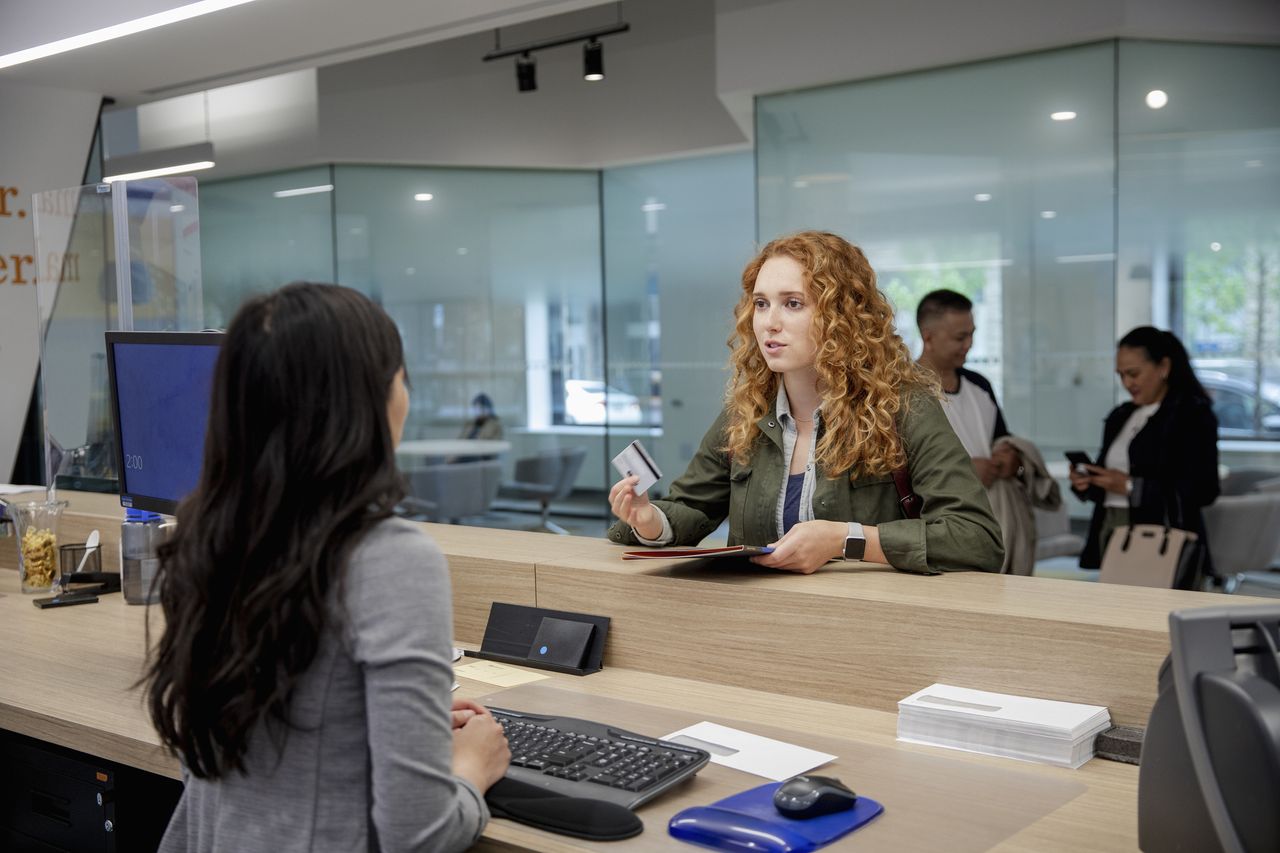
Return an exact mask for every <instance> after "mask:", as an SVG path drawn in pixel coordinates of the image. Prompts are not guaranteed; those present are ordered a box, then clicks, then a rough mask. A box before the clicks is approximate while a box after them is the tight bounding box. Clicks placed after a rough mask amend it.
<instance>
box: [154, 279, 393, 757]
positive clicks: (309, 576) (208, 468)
mask: <svg viewBox="0 0 1280 853" xmlns="http://www.w3.org/2000/svg"><path fill="white" fill-rule="evenodd" d="M403 364H404V353H403V349H402V345H401V342H400V334H399V332H398V331H397V330H396V327H395V324H394V323H393V322H392V321H391V318H390V317H388V316H387V315H386V313H385V312H384V311H383V310H382V309H381V308H379V307H378V306H377V305H375V304H374V303H373V302H371V301H370V300H369V299H368V298H367V297H365V296H363V295H361V294H360V293H358V292H356V291H354V290H350V289H348V288H345V287H339V286H337V285H327V284H312V283H308V282H297V283H294V284H290V285H288V286H286V287H283V288H281V289H280V290H278V291H276V292H274V293H271V294H268V295H266V296H259V297H256V298H254V299H251V300H250V301H249V302H247V303H245V305H244V306H243V307H242V308H241V309H240V310H239V311H238V312H237V313H236V316H235V318H234V319H233V320H232V321H231V325H230V327H229V328H228V329H227V334H226V339H225V341H224V343H223V346H222V352H221V353H220V355H219V357H218V363H217V367H216V368H215V371H214V377H213V394H212V400H211V402H210V410H209V425H208V431H207V435H206V438H205V447H204V463H203V468H202V469H201V472H200V482H199V484H198V485H197V486H196V488H195V490H194V491H193V492H192V493H191V495H190V496H188V497H187V498H186V499H185V500H184V501H183V502H182V503H181V505H180V506H179V507H178V525H177V530H176V532H175V534H174V535H173V537H172V538H171V539H170V540H169V541H168V542H167V543H165V545H164V546H163V547H162V548H161V550H160V568H159V573H158V581H157V583H159V584H160V604H161V607H162V608H163V610H164V617H165V630H164V634H163V636H161V638H160V640H159V642H158V643H157V645H156V648H155V651H154V654H153V657H152V658H151V661H150V664H149V666H148V669H147V673H146V675H145V676H144V680H145V682H146V686H147V701H148V704H149V706H150V711H151V719H152V720H153V722H154V723H155V726H156V730H157V731H158V732H159V733H160V737H161V740H162V741H163V742H164V744H165V745H166V746H167V747H168V748H169V749H170V750H172V751H173V752H175V753H177V754H178V755H180V756H181V757H182V760H183V761H184V762H185V764H186V766H187V768H188V769H189V770H190V772H191V773H193V774H194V775H195V776H197V777H199V778H215V779H216V778H219V777H223V776H226V775H229V774H230V773H231V772H232V771H244V769H245V755H246V750H247V748H248V745H249V738H250V734H251V732H252V731H253V729H254V727H255V726H256V725H258V724H259V723H263V724H265V725H266V731H267V733H268V735H269V736H270V738H271V740H272V742H273V743H274V744H275V746H276V747H277V748H281V747H282V746H283V743H284V739H285V738H286V737H287V736H288V730H289V727H290V720H289V703H290V698H291V696H292V694H293V690H294V688H295V686H296V684H297V682H298V679H299V677H300V676H301V675H302V673H303V672H304V671H305V670H306V669H307V667H308V666H310V664H311V662H312V661H313V660H314V659H315V656H316V653H317V651H318V649H319V646H320V639H321V636H322V634H323V632H324V630H325V627H326V624H327V623H329V622H330V620H332V619H335V618H340V617H335V615H334V614H333V613H331V612H330V608H331V606H332V604H331V590H334V589H335V588H336V589H338V590H339V591H340V588H341V585H342V582H343V573H344V571H345V567H346V563H347V559H348V557H349V556H350V554H351V551H352V549H353V548H354V547H355V545H356V543H357V542H358V541H359V539H360V537H361V536H363V535H364V534H365V533H366V532H367V531H368V530H369V529H370V528H371V527H372V526H373V525H374V524H376V523H377V522H378V521H380V520H382V519H384V518H386V517H388V516H389V515H391V513H392V510H393V508H394V506H395V505H396V503H397V502H399V500H400V499H401V498H402V497H403V495H404V489H403V485H402V480H401V478H400V475H399V474H398V473H397V470H396V464H395V448H394V446H393V442H392V436H391V429H390V426H389V424H388V420H387V403H388V398H389V394H390V391H391V387H392V382H393V381H394V379H395V377H396V374H397V373H398V371H399V370H400V368H401V367H402V366H403Z"/></svg>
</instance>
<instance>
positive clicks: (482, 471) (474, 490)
mask: <svg viewBox="0 0 1280 853" xmlns="http://www.w3.org/2000/svg"><path fill="white" fill-rule="evenodd" d="M406 474H407V476H408V478H409V486H410V490H411V491H412V493H413V497H414V498H417V499H418V501H420V503H419V504H417V506H418V507H419V508H420V509H421V514H422V515H424V516H425V517H426V519H427V520H429V521H447V522H449V523H450V524H456V523H457V522H458V519H461V518H468V517H470V516H475V515H484V514H485V513H486V512H488V511H489V506H490V505H491V504H492V503H493V499H494V498H495V497H497V495H498V487H499V486H500V485H501V483H502V463H501V462H499V461H498V460H496V459H489V460H482V461H478V462H442V463H439V464H436V465H425V466H422V467H420V468H412V469H410V470H409V471H407V472H406Z"/></svg>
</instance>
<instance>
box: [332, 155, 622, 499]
mask: <svg viewBox="0 0 1280 853" xmlns="http://www.w3.org/2000/svg"><path fill="white" fill-rule="evenodd" d="M335 183H336V185H337V193H336V198H335V208H336V225H335V230H336V234H337V258H338V280H339V281H340V282H342V283H343V284H347V285H350V286H352V287H356V288H358V289H360V290H362V291H364V292H365V293H368V294H370V295H371V296H373V297H374V298H375V299H377V300H378V301H380V302H381V303H382V304H383V305H384V306H385V307H386V309H387V311H388V312H389V313H390V314H391V316H392V317H393V318H394V319H395V321H396V323H397V324H398V326H399V327H400V331H401V334H402V335H403V337H404V341H405V347H406V354H405V355H406V359H407V361H408V367H409V377H410V380H411V381H412V383H413V390H412V403H411V408H410V414H409V421H408V424H407V425H406V431H405V436H406V438H409V439H411V440H412V439H431V438H454V437H457V436H458V435H459V432H460V431H461V430H462V428H463V425H464V423H465V422H466V420H467V419H468V417H469V416H470V401H471V400H472V399H473V398H474V397H475V396H476V395H477V394H479V393H484V394H487V395H488V396H489V397H490V398H491V399H492V400H493V403H494V406H495V409H496V412H497V414H498V416H499V417H500V418H501V420H502V423H503V424H504V432H505V439H506V440H508V441H510V442H511V443H512V449H511V453H510V457H511V458H518V457H521V456H525V455H528V454H531V453H534V452H536V451H538V450H541V449H544V448H550V447H557V446H562V445H563V446H570V445H573V446H585V447H586V448H587V450H588V452H587V456H586V463H585V465H584V466H583V468H582V472H581V473H580V474H579V475H578V478H577V482H578V484H579V486H581V487H587V488H604V487H605V486H606V482H605V479H604V441H603V434H602V431H601V430H600V428H599V427H598V426H597V427H595V432H596V433H597V434H592V435H582V434H581V430H582V428H581V427H579V426H578V425H577V423H576V421H580V420H584V419H586V420H588V421H589V420H590V417H591V415H592V414H593V411H594V410H593V409H592V406H591V400H590V399H587V400H585V401H580V400H579V399H578V397H579V396H582V395H580V394H578V390H579V389H582V388H583V387H584V383H585V384H587V385H588V386H589V385H590V383H599V382H602V381H603V380H604V335H603V329H604V311H603V306H602V302H601V273H600V206H599V186H598V183H599V177H598V173H596V172H558V171H505V170H497V169H424V168H397V167H381V166H338V167H336V169H335ZM575 395H576V396H575Z"/></svg>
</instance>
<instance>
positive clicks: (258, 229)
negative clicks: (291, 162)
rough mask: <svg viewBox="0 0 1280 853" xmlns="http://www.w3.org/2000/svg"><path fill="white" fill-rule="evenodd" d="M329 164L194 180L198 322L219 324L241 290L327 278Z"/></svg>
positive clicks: (330, 271) (330, 268)
mask: <svg viewBox="0 0 1280 853" xmlns="http://www.w3.org/2000/svg"><path fill="white" fill-rule="evenodd" d="M332 205H333V179H332V176H331V174H330V171H329V167H328V166H320V167H316V168H312V169H297V170H293V171H288V172H274V173H272V174H268V175H253V176H251V177H247V178H233V179H231V180H225V181H213V182H209V183H202V184H201V185H200V220H201V224H202V228H201V231H200V247H201V255H202V256H203V259H204V281H205V287H204V299H205V324H206V325H207V326H209V327H212V328H222V327H225V326H226V324H227V323H228V322H230V321H231V317H232V315H233V314H235V312H236V309H237V308H239V307H240V303H241V302H243V301H244V299H245V297H246V296H250V295H252V294H255V293H265V292H268V291H271V290H274V289H276V288H277V287H279V286H280V285H282V284H288V283H289V282H291V281H299V280H302V281H334V280H335V279H336V273H335V267H334V252H333V207H332Z"/></svg>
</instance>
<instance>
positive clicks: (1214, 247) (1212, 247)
mask: <svg viewBox="0 0 1280 853" xmlns="http://www.w3.org/2000/svg"><path fill="white" fill-rule="evenodd" d="M1209 251H1211V252H1221V251H1222V244H1221V243H1219V242H1218V241H1216V240H1215V241H1214V242H1212V243H1210V244H1209Z"/></svg>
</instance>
